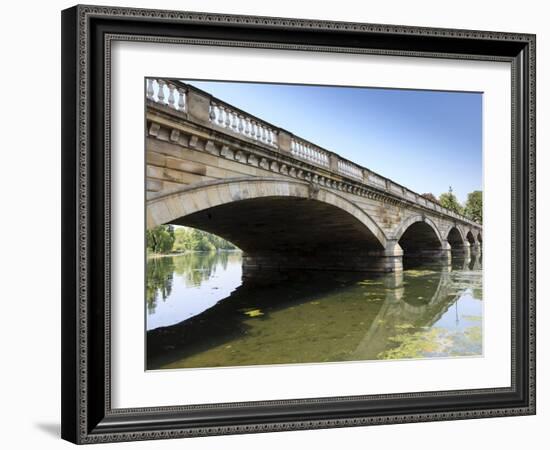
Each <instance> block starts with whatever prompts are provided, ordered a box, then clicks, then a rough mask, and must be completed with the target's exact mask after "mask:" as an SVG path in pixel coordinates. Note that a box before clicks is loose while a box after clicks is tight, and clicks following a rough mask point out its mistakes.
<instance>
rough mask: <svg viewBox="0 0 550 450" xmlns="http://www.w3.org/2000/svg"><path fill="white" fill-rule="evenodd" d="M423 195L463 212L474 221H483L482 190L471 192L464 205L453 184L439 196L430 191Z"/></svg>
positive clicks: (452, 209) (453, 209)
mask: <svg viewBox="0 0 550 450" xmlns="http://www.w3.org/2000/svg"><path fill="white" fill-rule="evenodd" d="M422 197H424V198H427V199H428V200H431V201H432V202H435V203H438V204H440V205H441V206H443V207H444V208H447V209H450V210H451V211H454V212H456V213H458V214H462V215H463V216H466V217H467V218H468V219H470V220H473V221H474V222H478V223H483V193H482V192H481V191H473V192H470V193H469V194H468V198H467V199H466V203H465V204H464V205H462V204H461V203H460V202H459V201H458V199H457V198H456V195H454V193H453V188H452V187H451V186H449V191H448V192H444V193H443V194H441V195H440V196H439V198H437V197H436V196H435V195H433V194H432V193H430V192H428V193H425V194H422Z"/></svg>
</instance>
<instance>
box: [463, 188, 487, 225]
mask: <svg viewBox="0 0 550 450" xmlns="http://www.w3.org/2000/svg"><path fill="white" fill-rule="evenodd" d="M464 215H465V216H466V217H468V219H470V220H473V221H474V222H478V223H483V194H482V192H481V191H474V192H470V193H469V194H468V199H467V200H466V206H465V207H464Z"/></svg>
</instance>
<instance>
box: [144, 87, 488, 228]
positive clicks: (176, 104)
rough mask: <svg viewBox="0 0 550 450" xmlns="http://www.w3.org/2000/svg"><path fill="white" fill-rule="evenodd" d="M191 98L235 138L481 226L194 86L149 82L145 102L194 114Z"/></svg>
mask: <svg viewBox="0 0 550 450" xmlns="http://www.w3.org/2000/svg"><path fill="white" fill-rule="evenodd" d="M191 95H195V96H196V97H198V98H201V99H202V103H201V105H204V108H205V111H204V113H203V114H202V116H200V114H199V116H200V117H199V121H200V122H203V123H204V124H205V125H208V126H210V127H212V128H214V129H219V130H220V131H224V132H229V133H231V134H236V135H238V136H239V137H241V138H244V139H249V140H251V141H252V142H254V143H257V144H261V145H265V146H267V147H268V148H270V149H274V150H278V151H280V152H281V153H283V152H287V153H289V154H290V155H291V156H292V157H294V158H296V159H298V160H302V161H305V162H307V163H309V164H312V165H314V166H317V167H320V168H322V169H325V170H329V171H331V172H334V173H336V174H338V175H340V176H343V177H346V178H348V179H350V180H352V181H355V182H359V183H363V184H365V185H368V186H372V187H374V188H376V189H378V190H382V191H385V192H387V193H389V194H391V195H393V196H396V197H399V198H401V199H402V200H406V201H410V202H413V203H416V204H419V205H422V206H425V207H426V208H428V209H431V210H434V211H437V212H440V213H444V214H446V215H448V216H451V217H454V218H456V219H459V220H462V221H465V222H470V223H473V224H476V225H479V224H477V223H476V222H473V221H472V220H470V219H468V218H467V217H465V216H462V215H461V214H457V213H455V212H454V211H451V210H449V209H447V208H444V207H442V206H441V205H440V204H438V203H435V202H432V201H431V200H429V199H427V198H426V197H423V196H422V195H420V194H418V193H416V192H413V191H411V190H410V189H408V188H406V187H404V186H401V185H400V184H398V183H395V182H394V181H392V180H390V179H389V178H385V177H383V176H381V175H379V174H377V173H375V172H373V171H371V170H369V169H367V168H365V167H362V166H360V165H358V164H355V163H353V162H351V161H349V160H347V159H345V158H342V157H341V156H339V155H338V154H336V153H334V152H331V151H329V150H326V149H324V148H322V147H319V146H318V145H315V144H313V143H312V142H310V141H307V140H306V139H303V138H301V137H298V136H296V135H294V134H293V133H290V132H289V131H287V130H284V129H283V128H279V127H277V126H275V125H272V124H270V123H268V122H266V121H264V120H262V119H260V118H258V117H256V116H254V115H252V114H250V113H248V112H246V111H243V110H241V109H239V108H237V107H235V106H233V105H230V104H229V103H226V102H224V101H223V100H220V99H218V98H216V97H214V96H212V95H211V94H209V93H207V92H205V91H202V90H200V89H198V88H196V87H194V86H191V85H188V84H186V83H183V82H181V81H179V80H174V79H160V78H147V83H146V98H147V100H149V101H151V102H154V103H155V104H160V105H163V106H166V107H168V108H170V109H172V110H174V111H178V112H181V113H189V114H191V111H189V110H190V109H192V108H190V107H189V105H188V103H189V102H190V101H191V100H192V98H190V96H191ZM191 115H192V114H191Z"/></svg>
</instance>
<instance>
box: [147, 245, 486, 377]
mask: <svg viewBox="0 0 550 450" xmlns="http://www.w3.org/2000/svg"><path fill="white" fill-rule="evenodd" d="M480 267H481V254H473V255H471V256H468V257H466V258H455V259H453V261H452V264H451V265H442V264H440V263H437V264H432V265H430V266H428V267H426V266H423V267H422V268H421V269H419V270H412V271H409V270H405V272H404V273H403V272H395V273H391V274H386V275H380V276H377V277H374V278H370V279H369V281H368V283H366V286H364V285H363V283H362V281H361V275H359V274H356V273H355V274H350V276H349V278H343V274H341V273H340V274H338V276H336V277H335V278H334V279H331V280H328V279H327V277H326V276H324V277H323V279H322V280H319V281H317V282H311V280H310V279H308V277H309V275H308V274H305V273H304V274H302V275H303V277H304V279H303V280H298V282H296V283H295V284H292V283H289V282H287V283H279V284H277V285H274V286H273V288H270V289H266V288H265V286H264V285H257V284H254V283H252V282H250V281H247V282H245V283H244V284H243V285H242V286H240V287H239V288H238V289H236V290H235V291H234V292H233V293H232V294H231V295H230V296H229V297H227V298H225V299H223V300H221V301H220V302H218V303H217V304H216V305H215V306H214V307H212V308H210V309H208V310H206V311H204V312H203V313H201V314H198V315H197V316H195V317H193V318H191V319H188V320H185V321H183V322H181V323H179V324H177V325H174V326H170V327H164V328H159V329H155V330H152V331H150V332H148V336H147V340H148V341H147V342H148V344H147V345H148V349H147V357H148V368H149V369H154V368H159V367H161V366H164V365H169V364H172V363H176V364H179V363H178V362H180V363H182V366H186V362H185V361H186V360H187V359H189V358H193V357H196V356H197V355H201V354H203V353H207V352H211V351H218V350H217V349H219V348H221V347H224V346H226V345H229V346H231V344H233V345H234V344H235V342H239V340H241V339H243V337H245V338H246V339H249V336H250V335H249V334H248V333H253V332H254V326H256V324H260V325H258V326H261V327H264V328H265V330H267V331H265V334H266V335H267V336H269V339H268V340H267V341H268V342H274V341H277V342H280V345H281V347H282V348H284V353H285V355H287V356H284V357H283V356H281V355H277V354H271V356H270V358H271V359H269V360H266V361H262V359H261V353H259V354H256V360H254V362H251V361H247V360H243V362H242V363H238V362H237V363H235V362H233V363H227V364H224V361H223V360H222V361H220V362H219V363H218V364H216V365H239V364H247V365H250V364H269V363H290V362H321V361H324V360H326V359H324V358H325V357H326V356H327V355H330V354H332V353H334V349H338V352H337V353H338V355H337V356H333V357H331V359H329V360H369V359H376V358H377V355H379V354H380V353H381V352H383V351H385V350H387V349H388V347H389V346H391V345H392V342H391V339H390V338H391V337H392V336H394V335H395V334H396V333H402V332H403V330H402V329H400V326H402V325H403V324H407V326H409V327H410V328H411V329H419V328H422V327H431V326H432V325H433V324H435V323H436V322H437V321H438V320H439V319H440V318H441V317H442V316H443V315H444V314H445V313H446V312H447V311H448V310H449V308H450V307H451V305H453V304H454V303H455V302H456V301H457V299H458V298H460V296H461V295H463V294H464V292H465V291H466V290H467V289H470V288H471V285H468V284H467V285H464V284H463V283H461V279H460V277H459V278H457V274H458V275H460V276H461V277H468V276H469V274H474V275H475V276H479V274H480V272H479V270H480ZM346 276H347V274H346ZM363 277H364V276H363ZM416 280H418V282H416ZM300 286H301V287H300ZM300 289H301V290H300ZM371 295H372V296H373V297H370V296H371ZM365 296H366V297H365ZM318 298H319V299H321V300H320V302H315V301H312V300H315V299H318ZM361 299H363V300H361ZM364 299H366V301H365V300H364ZM313 304H315V305H313ZM246 310H254V311H258V312H259V316H258V317H256V318H254V319H251V318H250V317H249V316H247V315H245V314H243V311H246ZM300 318H302V319H300ZM256 321H259V322H256ZM251 324H252V325H251ZM312 324H314V325H315V326H313V325H312ZM309 326H311V331H310V332H309V333H310V334H309V335H308V330H306V329H302V330H297V329H298V328H300V327H301V328H306V327H309ZM272 333H279V334H277V335H275V334H272ZM325 335H326V336H331V338H330V339H331V341H330V342H324V341H323V338H324V336H325ZM269 345H270V344H269V343H267V344H265V346H264V348H263V349H262V350H260V351H266V352H267V351H269V352H272V351H275V350H273V349H267V347H269ZM234 346H235V345H234ZM325 346H327V348H325ZM331 352H332V353H331ZM304 355H305V356H304ZM253 357H254V355H250V358H251V359H252V358H253ZM285 358H286V359H285ZM256 361H257V362H256ZM192 364H194V363H191V365H190V367H197V366H196V365H195V366H194V365H192Z"/></svg>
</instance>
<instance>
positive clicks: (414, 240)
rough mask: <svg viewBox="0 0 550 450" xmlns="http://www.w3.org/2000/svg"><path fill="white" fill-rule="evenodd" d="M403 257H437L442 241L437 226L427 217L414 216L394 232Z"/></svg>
mask: <svg viewBox="0 0 550 450" xmlns="http://www.w3.org/2000/svg"><path fill="white" fill-rule="evenodd" d="M393 238H394V239H395V240H396V241H397V242H399V245H400V246H401V248H402V249H403V255H404V256H422V255H434V256H439V255H440V254H441V250H442V249H443V239H442V237H441V234H440V232H439V229H438V228H437V225H436V224H435V223H434V222H433V221H432V220H431V219H429V218H428V217H425V216H422V215H414V216H410V217H408V218H407V219H405V220H404V221H403V222H402V223H401V224H400V225H399V228H398V229H397V230H396V231H395V232H394V235H393Z"/></svg>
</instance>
